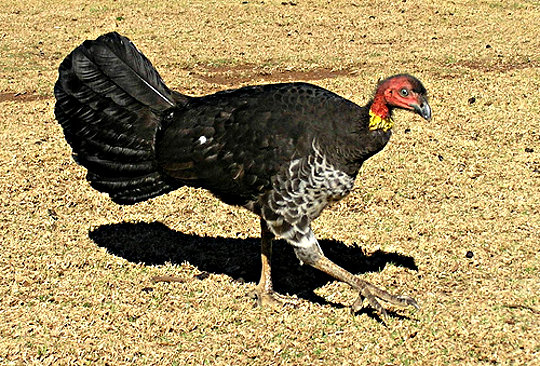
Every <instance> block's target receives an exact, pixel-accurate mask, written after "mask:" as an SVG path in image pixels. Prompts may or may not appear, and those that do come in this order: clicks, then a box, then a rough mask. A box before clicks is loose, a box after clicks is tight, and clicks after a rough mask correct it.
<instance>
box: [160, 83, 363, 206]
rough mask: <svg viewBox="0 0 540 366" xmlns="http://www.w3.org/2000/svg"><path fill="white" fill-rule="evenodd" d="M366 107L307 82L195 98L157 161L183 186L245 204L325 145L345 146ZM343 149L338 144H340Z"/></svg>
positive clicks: (164, 138)
mask: <svg viewBox="0 0 540 366" xmlns="http://www.w3.org/2000/svg"><path fill="white" fill-rule="evenodd" d="M361 110H362V107H359V106H357V105H356V104H354V103H352V102H350V101H348V100H346V99H344V98H342V97H340V96H338V95H337V94H334V93H332V92H330V91H328V90H326V89H323V88H320V87H317V86H314V85H311V84H307V83H286V84H269V85H261V86H250V87H244V88H240V89H235V90H229V91H224V92H219V93H216V94H212V95H208V96H204V97H200V98H192V99H191V100H190V102H189V103H188V104H187V105H186V106H185V107H182V108H177V109H171V110H170V111H169V112H168V113H166V114H165V117H164V118H163V121H162V124H163V126H162V130H161V132H160V134H158V137H157V141H156V152H157V160H158V162H159V164H160V165H161V167H162V169H163V170H164V172H165V173H166V174H168V175H169V176H172V177H173V178H175V179H177V180H179V181H181V182H182V183H183V184H187V185H191V186H196V187H202V188H206V189H208V190H210V191H211V192H212V193H214V194H215V195H216V196H218V197H219V198H221V199H222V200H224V201H225V202H227V203H230V204H238V205H244V204H246V203H247V202H248V201H250V200H253V199H254V198H256V197H257V196H259V195H260V194H261V193H264V192H265V191H267V190H268V189H270V187H271V185H272V180H273V179H274V177H275V176H276V174H278V173H279V172H280V170H283V169H287V166H288V164H289V163H290V162H291V161H293V160H296V159H301V158H303V157H307V156H308V155H309V154H310V153H311V152H312V150H313V143H314V141H315V140H316V141H317V144H319V146H322V147H323V149H324V148H325V147H331V146H334V145H336V144H339V143H340V137H341V136H347V135H349V134H350V130H351V129H353V128H354V126H355V125H357V124H358V123H359V121H358V119H359V118H360V116H362V113H361ZM334 147H335V146H334Z"/></svg>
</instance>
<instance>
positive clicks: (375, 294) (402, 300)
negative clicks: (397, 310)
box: [352, 281, 420, 316]
mask: <svg viewBox="0 0 540 366" xmlns="http://www.w3.org/2000/svg"><path fill="white" fill-rule="evenodd" d="M360 282H361V285H360V286H359V287H361V288H360V293H359V294H358V298H357V299H356V301H355V302H354V303H353V304H352V310H353V311H354V312H358V311H360V310H362V309H363V307H364V300H367V302H368V304H369V305H370V306H371V307H372V308H373V309H375V310H376V311H378V312H379V313H380V314H381V315H382V316H388V314H387V312H386V310H385V309H384V308H383V307H382V306H381V304H380V303H379V301H377V299H380V300H383V301H386V302H389V303H391V304H393V305H398V306H403V307H405V306H409V305H410V306H413V307H415V308H416V309H420V306H419V305H418V303H417V302H416V300H415V299H413V298H412V297H410V296H405V295H392V294H391V293H389V292H387V291H385V290H381V289H380V288H378V287H376V286H374V285H372V284H371V283H369V282H365V281H360Z"/></svg>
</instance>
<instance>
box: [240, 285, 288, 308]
mask: <svg viewBox="0 0 540 366" xmlns="http://www.w3.org/2000/svg"><path fill="white" fill-rule="evenodd" d="M249 296H250V297H251V298H255V299H257V305H258V306H261V307H270V308H273V309H278V308H282V307H284V306H286V305H292V306H296V305H297V304H298V299H295V298H293V297H289V296H284V295H281V294H279V293H277V292H275V291H274V290H261V289H260V288H259V287H257V288H256V289H255V290H253V291H251V292H250V293H249Z"/></svg>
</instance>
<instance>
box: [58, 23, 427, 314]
mask: <svg viewBox="0 0 540 366" xmlns="http://www.w3.org/2000/svg"><path fill="white" fill-rule="evenodd" d="M54 94H55V96H56V106H55V115H56V119H57V120H58V122H59V123H60V124H61V125H62V127H63V131H64V134H65V138H66V140H67V142H68V143H69V145H71V148H72V149H73V157H74V159H75V161H77V163H79V164H81V165H83V166H84V167H86V168H87V169H88V175H87V179H88V181H89V182H90V184H91V185H92V187H94V188H95V189H97V190H99V191H101V192H106V193H108V194H109V196H110V197H111V199H112V200H113V201H114V202H116V203H119V204H127V205H130V204H134V203H137V202H140V201H144V200H147V199H149V198H152V197H155V196H158V195H161V194H164V193H167V192H169V191H172V190H175V189H177V188H179V187H182V186H191V187H200V188H205V189H207V190H209V191H210V192H212V193H213V194H214V195H215V196H216V197H218V198H219V199H221V200H222V201H223V202H225V203H228V204H230V205H238V206H243V207H245V208H247V209H248V210H250V211H252V212H254V213H256V214H257V215H259V216H260V218H261V220H260V221H261V242H262V245H261V253H262V255H261V256H262V271H261V278H260V282H259V284H258V285H257V288H256V294H257V298H258V302H259V304H275V303H281V302H282V301H283V300H284V299H283V298H282V297H281V296H280V295H278V294H277V293H275V292H274V291H273V289H272V279H271V271H270V257H271V253H272V240H273V239H274V237H276V236H277V237H281V238H283V239H285V240H286V241H287V242H288V243H289V244H290V245H292V246H293V248H294V250H295V253H296V255H297V257H298V259H299V260H300V262H301V263H305V264H309V265H311V266H313V267H315V268H317V269H319V270H321V271H323V272H326V273H328V274H329V275H331V276H333V277H334V278H336V279H338V280H340V281H343V282H346V283H348V284H349V285H351V286H352V287H353V288H354V289H356V290H358V291H359V298H358V300H357V301H356V302H355V304H354V308H355V310H357V309H358V308H359V307H360V306H361V304H362V302H363V300H364V299H367V300H368V302H369V304H370V305H371V306H372V307H373V308H375V309H376V310H377V311H379V312H380V313H382V314H385V313H386V312H385V310H384V308H383V307H382V306H381V305H380V304H379V302H378V301H377V299H382V300H384V301H388V302H390V303H392V304H396V305H412V306H415V307H418V305H417V303H416V301H415V300H414V299H412V298H411V297H409V296H395V295H392V294H390V293H388V292H386V291H384V290H381V289H379V288H377V287H375V286H373V285H372V284H370V283H368V282H366V281H363V280H361V279H360V278H358V277H357V276H355V275H353V274H351V273H349V272H348V271H346V270H345V269H343V268H341V267H339V266H338V265H337V264H335V263H333V262H332V261H330V260H329V259H328V258H326V257H325V256H324V254H323V252H322V251H321V249H320V247H319V244H318V242H317V239H316V238H315V235H314V234H313V232H312V230H311V221H312V220H314V219H315V218H317V217H318V216H319V214H320V213H321V211H322V210H323V209H324V208H325V207H327V206H328V205H329V204H331V203H333V202H335V201H338V200H340V199H342V198H344V197H345V196H347V195H348V194H349V192H350V191H351V189H352V188H353V184H354V180H355V178H356V175H357V173H358V170H359V169H360V167H361V165H362V163H363V162H364V161H365V160H366V159H368V158H369V157H371V156H373V155H374V154H376V153H377V152H379V151H381V150H382V149H383V148H384V146H385V145H386V144H387V142H388V140H389V138H390V135H391V134H392V131H391V128H392V124H393V121H392V111H393V110H394V109H395V108H401V109H405V110H410V111H413V112H416V113H418V114H419V115H420V116H422V117H423V118H425V119H427V120H429V119H430V117H431V108H430V106H429V104H428V102H427V97H426V89H425V88H424V86H423V85H422V83H421V82H420V81H419V80H418V79H416V78H414V77H412V76H410V75H406V74H401V75H396V76H392V77H390V78H388V79H386V80H383V81H382V82H380V83H379V85H378V87H377V89H376V92H375V95H374V97H373V99H372V100H371V101H370V102H369V103H368V104H367V105H365V106H359V105H357V104H355V103H353V102H351V101H349V100H347V99H344V98H342V97H340V96H338V95H336V94H334V93H332V92H330V91H328V90H326V89H323V88H321V87H318V86H315V85H311V84H307V83H282V84H269V85H256V86H247V87H243V88H239V89H234V90H226V91H222V92H218V93H215V94H212V95H207V96H203V97H190V96H186V95H183V94H180V93H177V92H174V91H171V90H170V89H169V88H167V86H166V85H165V84H164V82H163V80H162V79H161V77H160V76H159V74H158V72H157V71H156V70H155V69H154V67H153V66H152V64H151V63H150V61H148V59H147V58H146V57H145V56H144V55H143V54H142V53H141V52H140V51H139V50H138V49H137V48H136V47H135V46H134V45H133V43H132V42H131V41H130V40H129V39H128V38H126V37H123V36H121V35H119V34H117V33H109V34H105V35H103V36H101V37H99V38H98V39H96V40H88V41H85V42H84V43H83V44H82V45H80V46H79V47H77V48H76V49H75V50H74V51H73V52H72V53H71V54H69V55H68V56H67V57H66V58H65V60H64V61H63V62H62V64H61V65H60V68H59V77H58V81H57V82H56V85H55V87H54Z"/></svg>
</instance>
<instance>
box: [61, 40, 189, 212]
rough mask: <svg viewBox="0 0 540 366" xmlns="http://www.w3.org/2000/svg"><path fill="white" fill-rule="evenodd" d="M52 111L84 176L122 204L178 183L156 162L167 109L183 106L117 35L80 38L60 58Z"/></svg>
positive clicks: (184, 98)
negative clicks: (79, 42)
mask: <svg viewBox="0 0 540 366" xmlns="http://www.w3.org/2000/svg"><path fill="white" fill-rule="evenodd" d="M54 94H55V97H56V105H55V110H54V111H55V115H56V119H57V120H58V122H59V123H60V124H61V125H62V127H63V130H64V134H65V137H66V140H67V142H68V143H69V145H70V146H71V147H72V149H73V157H74V159H75V161H77V162H78V163H79V164H81V165H83V166H84V167H86V168H87V169H88V174H87V179H88V181H89V182H90V184H91V185H92V187H94V188H96V189H97V190H99V191H102V192H106V193H108V194H109V195H110V197H111V198H112V200H113V201H114V202H116V203H120V204H133V203H136V202H140V201H144V200H146V199H149V198H151V197H155V196H157V195H160V194H163V193H166V192H169V191H171V190H174V189H176V188H178V184H176V183H175V182H174V181H173V180H172V179H170V178H169V177H167V176H166V175H165V174H163V173H161V172H160V170H159V168H158V166H157V164H156V160H155V143H156V134H157V132H158V130H159V129H160V126H161V125H160V119H161V115H162V113H163V112H164V111H166V110H167V109H169V108H172V107H175V106H177V105H183V104H185V103H187V97H185V96H183V95H181V94H178V93H175V92H173V91H171V90H170V89H169V88H167V86H165V84H164V82H163V80H162V79H161V77H160V76H159V74H158V72H157V71H156V70H155V69H154V67H153V66H152V64H151V63H150V61H148V59H147V58H146V57H145V56H144V55H143V54H142V53H141V52H140V51H139V50H138V49H137V48H136V47H135V46H134V45H133V43H131V41H130V40H129V39H128V38H126V37H123V36H120V35H119V34H118V33H108V34H105V35H103V36H101V37H99V38H98V39H96V40H94V41H85V42H84V43H83V44H82V45H80V46H79V47H77V48H76V49H75V50H74V51H73V52H72V53H71V54H70V55H68V56H67V57H66V58H65V60H64V61H63V62H62V64H61V65H60V68H59V77H58V81H57V82H56V84H55V87H54Z"/></svg>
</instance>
